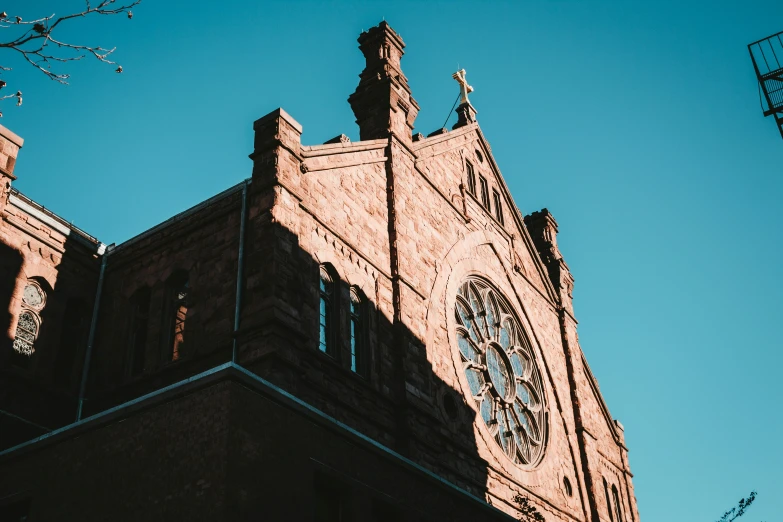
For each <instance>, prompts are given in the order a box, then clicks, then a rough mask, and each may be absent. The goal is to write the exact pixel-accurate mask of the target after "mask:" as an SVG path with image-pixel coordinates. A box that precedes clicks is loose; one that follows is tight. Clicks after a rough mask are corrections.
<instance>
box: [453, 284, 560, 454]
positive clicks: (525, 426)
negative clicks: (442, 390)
mask: <svg viewBox="0 0 783 522" xmlns="http://www.w3.org/2000/svg"><path fill="white" fill-rule="evenodd" d="M455 314H456V319H457V327H456V334H457V335H456V337H457V344H458V347H459V354H460V360H461V362H462V370H463V371H464V372H465V377H466V379H467V383H468V386H469V387H470V393H471V395H472V397H473V400H474V401H475V404H476V408H477V409H478V411H479V413H480V414H481V418H482V419H483V421H484V423H485V425H486V427H487V429H488V430H489V432H490V434H491V435H492V436H493V437H494V439H495V442H497V444H498V445H499V446H500V448H501V449H502V450H503V453H505V454H506V455H507V456H508V457H509V458H510V459H511V460H513V461H514V462H516V463H518V464H521V465H523V466H532V465H535V464H536V463H537V462H538V460H539V459H540V458H541V455H542V453H543V449H544V442H545V439H546V430H547V412H546V403H545V401H544V393H543V386H542V381H541V372H540V371H539V370H538V366H537V365H536V362H535V357H534V355H533V350H532V348H531V345H530V343H529V342H528V339H527V336H526V335H525V332H524V330H523V329H522V326H521V324H520V322H519V320H518V319H517V318H516V316H515V315H514V312H513V310H512V309H511V307H510V306H509V305H508V302H507V301H506V299H505V298H503V296H501V295H500V294H499V293H498V292H497V291H496V290H495V289H494V288H492V287H490V286H489V285H488V284H486V283H485V282H484V281H483V280H481V279H477V278H471V279H469V280H468V281H467V282H465V283H463V284H462V286H460V288H459V290H458V292H457V302H456V305H455Z"/></svg>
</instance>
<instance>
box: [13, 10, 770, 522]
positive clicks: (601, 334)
mask: <svg viewBox="0 0 783 522" xmlns="http://www.w3.org/2000/svg"><path fill="white" fill-rule="evenodd" d="M81 5H83V2H82V1H81V0H56V1H54V0H52V1H43V0H37V1H35V2H30V1H24V2H22V1H11V2H6V5H4V6H3V9H5V10H7V11H8V12H9V13H10V14H16V13H20V14H21V15H22V16H23V17H25V18H30V17H32V16H33V15H36V14H41V13H44V12H46V13H49V12H52V11H55V12H65V11H66V10H67V9H69V8H75V7H80V6H81ZM184 5H185V2H155V1H152V0H146V1H145V2H144V3H143V4H142V5H141V6H139V7H138V8H137V9H136V10H135V17H134V18H133V20H132V21H129V20H127V19H125V18H116V19H106V18H102V19H100V20H97V21H96V22H97V23H91V22H90V21H89V20H83V21H82V22H84V23H77V24H73V26H72V31H70V34H71V36H72V37H78V38H79V39H81V40H82V41H84V42H89V43H93V42H97V43H99V44H104V45H109V46H112V45H116V46H117V47H118V51H117V53H116V58H117V59H118V60H119V62H120V63H121V64H122V65H123V67H124V69H125V73H123V74H122V75H118V74H115V73H114V72H112V68H110V67H108V66H102V65H101V64H98V63H97V62H94V61H85V62H84V63H77V64H72V65H73V66H71V67H67V70H68V72H70V73H72V74H73V78H72V81H71V85H70V86H67V87H63V86H60V85H57V84H55V83H54V82H51V81H48V80H46V79H45V78H44V77H43V76H42V75H40V73H37V72H36V71H32V70H30V69H29V68H27V69H26V68H24V67H22V65H21V64H19V63H18V62H2V63H3V65H7V64H9V63H11V64H12V65H14V66H17V69H16V70H15V71H13V72H12V73H7V74H5V76H4V77H5V78H6V79H7V80H8V82H9V86H8V89H9V90H10V89H14V90H15V89H17V88H21V89H22V91H24V95H25V96H24V100H25V103H24V105H23V106H22V107H21V108H15V107H13V102H12V101H6V102H3V103H4V104H5V105H3V107H2V109H3V112H4V114H5V117H4V118H3V120H2V124H3V125H5V126H7V127H9V128H10V129H12V130H13V131H15V132H16V133H18V134H19V135H21V136H22V137H24V138H25V140H26V142H25V147H24V149H23V150H22V152H21V155H20V159H19V163H18V167H17V174H18V176H19V180H18V181H17V182H16V183H15V186H16V187H17V188H19V189H20V190H22V191H23V192H24V193H26V194H28V195H29V196H30V197H32V198H34V199H35V200H37V201H39V202H41V203H42V204H44V205H46V206H47V207H49V208H51V209H52V210H54V211H55V212H57V213H59V214H60V215H62V216H64V217H66V218H67V219H70V220H73V222H74V223H75V224H76V225H77V226H79V227H82V228H84V229H85V230H87V231H88V232H90V233H92V234H93V235H95V236H97V237H98V238H100V239H101V240H102V241H104V242H105V243H112V242H118V243H119V242H121V241H123V240H125V239H127V238H129V237H131V236H133V235H135V234H137V233H139V232H141V231H143V230H144V229H146V228H148V227H150V226H152V225H154V224H156V223H158V222H160V221H162V220H164V219H166V218H167V217H169V216H171V215H173V214H175V213H176V212H179V211H181V210H183V209H185V208H187V207H189V206H191V205H194V204H196V203H198V202H199V201H201V200H203V199H205V198H207V197H209V196H211V195H213V194H215V193H217V192H218V191H220V190H222V189H224V188H227V187H229V186H231V185H232V184H234V183H237V182H239V181H240V180H242V179H244V178H246V177H248V176H249V175H250V172H251V163H250V160H249V159H247V154H249V153H250V152H251V149H252V122H253V121H254V120H255V119H256V118H258V117H260V116H262V115H264V114H266V113H268V112H269V111H271V110H273V109H275V108H276V107H278V106H282V107H284V108H285V109H286V110H287V111H288V112H289V113H290V114H291V115H293V116H294V117H295V118H296V119H297V120H298V121H299V122H300V123H302V125H303V126H304V135H303V141H304V142H305V143H309V144H317V143H322V142H323V141H325V140H327V139H329V138H331V137H333V136H335V135H337V134H340V133H345V134H347V135H349V136H350V137H351V138H352V139H353V140H357V139H358V129H357V127H356V125H355V123H354V118H353V115H352V113H351V110H350V107H349V106H348V103H347V102H346V98H347V97H348V95H349V94H350V93H352V92H353V90H354V88H355V87H356V84H357V82H358V77H357V75H358V74H359V72H360V71H361V69H362V66H363V59H362V55H361V53H360V52H359V50H358V49H357V46H356V37H357V36H358V35H359V33H360V32H361V30H362V29H367V28H369V27H370V26H372V25H376V24H377V23H378V22H379V21H380V20H381V19H382V18H383V17H385V18H386V20H387V21H389V22H390V23H391V24H392V26H393V27H394V28H395V29H396V30H397V31H398V32H400V33H401V35H402V36H403V38H404V39H405V42H406V43H407V45H408V48H407V51H408V54H407V55H406V56H405V58H404V60H403V68H404V71H405V73H406V75H407V76H408V78H409V80H410V84H411V87H412V89H413V93H414V96H415V98H416V99H417V100H418V102H419V104H420V105H421V108H422V109H421V113H420V115H419V117H418V120H417V121H416V123H417V130H418V131H420V132H422V133H424V134H427V133H428V132H431V131H433V130H435V129H437V128H439V127H441V126H442V125H443V120H444V119H445V118H446V116H447V113H448V110H449V108H450V107H451V105H452V103H453V102H454V98H455V96H456V94H457V86H456V84H455V82H454V81H453V80H452V79H451V73H452V72H453V71H454V70H456V68H457V65H458V64H459V66H460V67H464V68H466V69H467V71H468V80H469V82H470V83H471V84H472V85H473V86H474V87H475V89H476V92H475V93H474V94H473V95H471V100H472V102H473V104H474V105H475V107H476V108H477V110H478V120H479V122H480V124H481V127H482V129H483V131H484V133H485V134H486V136H487V137H488V139H489V140H490V142H491V144H492V147H493V151H494V154H495V156H496V159H497V161H498V163H499V165H500V167H501V169H502V172H503V175H504V176H505V178H506V180H507V181H508V184H509V186H510V187H511V191H512V193H513V195H514V198H515V199H516V201H517V204H518V205H519V207H520V208H521V209H522V210H523V212H525V213H528V212H530V211H533V210H537V209H540V208H542V207H548V208H549V209H550V210H551V211H552V212H553V213H554V215H555V216H556V218H557V219H558V222H559V223H560V230H561V232H560V245H561V249H562V251H563V252H564V254H565V256H566V260H567V262H568V264H569V266H570V267H571V269H572V271H573V273H574V275H575V277H576V288H575V306H576V314H577V318H578V319H579V320H580V329H579V332H580V340H581V344H582V348H583V349H584V351H585V352H586V354H587V358H588V360H589V361H590V364H591V366H592V369H593V372H594V373H595V375H596V376H597V378H598V380H599V382H600V384H601V390H602V391H603V393H604V395H605V397H606V400H607V402H608V404H609V408H610V410H611V412H612V414H613V416H615V417H616V418H618V419H619V420H620V421H621V422H622V423H623V424H624V425H625V427H626V438H627V443H628V446H629V448H630V463H631V466H632V470H633V472H634V474H635V478H634V485H635V487H636V494H637V498H638V501H639V510H640V513H641V517H642V521H643V522H653V521H666V522H678V521H682V522H697V521H705V522H713V521H714V520H717V519H718V517H719V516H720V515H721V513H722V512H723V511H724V510H725V509H728V508H729V507H730V506H731V505H732V504H733V503H734V502H736V501H737V500H738V499H739V498H740V497H742V496H743V495H745V494H747V493H748V492H749V491H750V490H751V489H753V488H756V489H758V491H759V498H758V500H757V502H756V504H755V505H754V506H753V507H752V509H751V510H750V511H749V512H748V514H747V515H746V516H745V517H744V518H743V519H742V520H748V521H749V522H750V521H760V520H766V521H767V522H774V521H777V520H783V516H781V513H783V493H781V489H783V487H782V486H783V481H782V480H781V470H783V450H782V449H781V441H783V420H781V418H782V417H781V398H782V394H781V388H780V384H779V383H780V371H781V368H783V355H782V354H783V351H781V346H780V334H779V332H778V330H777V328H778V327H780V325H781V313H782V312H783V306H781V291H782V290H783V276H781V270H780V263H781V259H783V246H782V243H781V234H780V230H781V226H782V225H783V210H782V208H783V206H782V205H781V204H780V200H781V198H782V197H783V182H782V181H781V174H783V172H781V171H782V170H783V140H781V137H780V135H779V134H778V132H777V130H776V128H775V126H774V123H773V122H772V121H771V120H770V119H769V118H763V117H762V115H761V110H760V108H759V98H758V91H757V87H756V84H755V78H754V76H753V69H752V65H751V63H750V60H749V56H748V51H747V47H746V45H747V44H748V43H750V42H751V41H754V40H757V39H759V38H763V37H765V36H768V35H770V34H772V33H775V32H778V31H781V30H783V2H780V1H779V0H770V1H767V2H728V1H711V2H706V1H703V2H673V1H656V2H643V3H631V2H619V1H618V2H598V1H589V2H587V1H584V2H576V1H573V2H569V1H535V2H532V1H524V2H521V1H519V2H518V1H514V2H495V3H489V2H423V1H417V2H409V3H406V2H399V1H398V2H386V3H384V2H329V3H326V2H297V1H291V2H285V3H272V2H251V1H245V2H240V1H234V2H230V3H225V4H220V3H214V2H202V1H199V0H193V1H191V2H188V5H187V7H184ZM58 10H61V11H58ZM6 58H7V57H6ZM4 59H5V58H4ZM453 122H454V119H453V117H452V119H451V121H450V122H449V126H450V125H451V124H453Z"/></svg>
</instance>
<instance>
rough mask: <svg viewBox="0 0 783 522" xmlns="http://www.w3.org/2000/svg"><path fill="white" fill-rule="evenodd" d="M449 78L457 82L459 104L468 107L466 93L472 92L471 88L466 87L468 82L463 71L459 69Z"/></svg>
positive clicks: (468, 102)
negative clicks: (464, 104) (465, 104)
mask: <svg viewBox="0 0 783 522" xmlns="http://www.w3.org/2000/svg"><path fill="white" fill-rule="evenodd" d="M451 77H452V78H454V79H455V80H457V83H459V93H460V104H462V103H467V104H468V105H470V101H468V93H471V92H473V87H471V86H470V85H468V81H467V80H466V79H465V69H460V70H459V71H457V72H455V73H454V74H452V75H451Z"/></svg>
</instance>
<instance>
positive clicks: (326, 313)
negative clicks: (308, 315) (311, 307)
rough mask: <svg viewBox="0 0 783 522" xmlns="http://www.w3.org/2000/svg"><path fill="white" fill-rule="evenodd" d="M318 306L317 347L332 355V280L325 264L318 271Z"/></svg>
mask: <svg viewBox="0 0 783 522" xmlns="http://www.w3.org/2000/svg"><path fill="white" fill-rule="evenodd" d="M318 284H319V286H318V289H319V290H318V293H319V300H320V301H319V308H318V315H319V318H318V329H319V332H318V349H319V350H321V351H322V352H323V353H326V354H329V355H332V356H334V351H335V350H334V346H333V344H334V332H333V331H332V328H333V326H332V321H333V318H332V315H333V311H332V308H333V307H334V304H333V302H332V299H333V295H332V294H333V293H334V282H333V279H332V277H331V275H330V274H329V271H328V270H327V269H326V267H325V266H321V268H320V271H319V283H318Z"/></svg>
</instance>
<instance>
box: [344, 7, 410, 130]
mask: <svg viewBox="0 0 783 522" xmlns="http://www.w3.org/2000/svg"><path fill="white" fill-rule="evenodd" d="M358 42H359V49H360V50H361V51H362V53H363V54H364V58H365V60H366V65H365V67H364V70H363V71H362V73H361V74H360V75H359V85H358V87H356V91H355V92H354V93H353V94H352V95H351V96H349V97H348V103H350V104H351V108H352V109H353V113H354V115H355V116H356V123H357V124H359V137H360V139H361V140H374V139H381V138H388V137H389V136H390V135H391V134H394V135H395V136H397V138H398V139H400V140H403V141H405V142H407V143H410V142H411V141H412V131H413V122H414V121H415V120H416V115H417V114H418V113H419V104H418V103H416V100H414V99H413V96H412V95H411V89H410V87H409V86H408V79H407V78H406V77H405V75H404V74H402V69H401V68H400V60H401V59H402V55H403V54H404V52H403V49H404V48H405V43H403V41H402V38H400V35H398V34H397V33H396V32H394V30H393V29H392V28H391V27H390V26H389V24H387V23H386V22H385V21H384V22H381V23H380V24H378V26H377V27H373V28H372V29H370V30H369V31H365V32H363V33H362V34H361V35H359V39H358Z"/></svg>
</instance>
